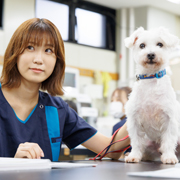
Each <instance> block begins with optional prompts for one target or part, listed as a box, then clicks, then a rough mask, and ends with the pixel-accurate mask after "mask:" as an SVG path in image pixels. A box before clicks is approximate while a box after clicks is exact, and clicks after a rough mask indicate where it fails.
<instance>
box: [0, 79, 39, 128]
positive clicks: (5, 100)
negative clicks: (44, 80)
mask: <svg viewBox="0 0 180 180" xmlns="http://www.w3.org/2000/svg"><path fill="white" fill-rule="evenodd" d="M0 93H1V95H2V96H1V97H2V99H3V100H4V102H6V103H7V104H8V105H9V107H11V109H12V110H13V112H14V114H15V116H16V118H17V119H18V121H20V122H21V123H23V124H25V123H26V122H27V121H28V120H29V119H30V117H31V115H32V114H33V112H34V111H35V109H36V107H37V105H38V104H36V106H35V107H34V108H33V110H32V111H31V113H30V114H29V115H28V117H27V118H26V119H25V120H24V121H23V120H21V119H20V118H19V117H18V116H17V115H16V112H15V111H14V109H13V108H12V106H11V105H10V104H9V102H8V101H7V99H6V98H5V96H4V94H3V92H2V88H1V83H0ZM38 103H39V100H38Z"/></svg>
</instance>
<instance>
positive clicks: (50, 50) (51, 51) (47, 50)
mask: <svg viewBox="0 0 180 180" xmlns="http://www.w3.org/2000/svg"><path fill="white" fill-rule="evenodd" d="M45 52H48V53H53V50H52V49H50V48H48V49H46V50H45Z"/></svg>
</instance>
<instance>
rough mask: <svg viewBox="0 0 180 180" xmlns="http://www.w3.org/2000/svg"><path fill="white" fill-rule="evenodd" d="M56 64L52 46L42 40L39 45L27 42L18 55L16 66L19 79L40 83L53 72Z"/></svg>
mask: <svg viewBox="0 0 180 180" xmlns="http://www.w3.org/2000/svg"><path fill="white" fill-rule="evenodd" d="M55 64H56V55H55V53H54V47H53V45H52V44H50V43H46V42H45V41H43V43H42V45H41V46H37V45H36V44H35V43H34V42H29V44H28V45H27V47H26V49H25V50H24V52H23V53H22V54H21V55H19V57H18V60H17V68H18V70H19V73H20V74H21V80H25V81H27V82H31V83H38V84H41V83H42V82H43V81H45V80H46V79H47V78H48V77H49V76H50V75H51V74H52V72H53V70H54V67H55Z"/></svg>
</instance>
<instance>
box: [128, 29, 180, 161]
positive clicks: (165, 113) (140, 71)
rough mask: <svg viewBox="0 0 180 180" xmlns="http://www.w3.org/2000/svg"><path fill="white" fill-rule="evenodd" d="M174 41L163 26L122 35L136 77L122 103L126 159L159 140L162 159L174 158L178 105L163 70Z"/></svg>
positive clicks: (140, 154) (139, 155) (179, 116)
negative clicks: (127, 138) (127, 147)
mask: <svg viewBox="0 0 180 180" xmlns="http://www.w3.org/2000/svg"><path fill="white" fill-rule="evenodd" d="M178 43H179V39H178V38H177V37H176V36H174V35H172V34H170V33H169V32H168V30H166V29H165V28H163V27H160V28H157V29H152V30H150V31H146V30H144V29H143V28H142V27H140V28H138V29H137V30H136V31H135V32H134V33H133V34H132V35H131V36H130V37H128V38H126V39H125V45H126V47H128V48H132V50H133V58H134V60H135V62H136V68H137V69H136V73H137V81H136V82H135V84H134V86H133V89H132V93H131V94H130V97H129V101H128V102H127V104H126V107H125V109H126V115H127V130H128V133H129V136H130V139H131V145H132V151H131V153H130V154H129V155H128V156H127V157H126V158H125V161H126V162H139V161H140V160H141V159H142V158H143V154H144V152H145V150H146V149H147V146H148V145H149V144H152V142H155V143H156V144H159V149H158V151H159V152H160V153H161V161H162V162H163V163H165V164H166V163H168V164H169V163H170V164H175V163H177V162H178V159H177V157H176V155H175V150H176V146H177V143H178V137H179V133H180V129H179V127H180V105H179V103H178V101H177V100H176V95H175V92H174V90H173V88H172V86H171V81H170V78H169V77H168V75H166V70H165V68H166V66H167V65H168V56H169V54H170V50H172V48H175V47H176V46H177V45H178ZM179 83H180V82H179Z"/></svg>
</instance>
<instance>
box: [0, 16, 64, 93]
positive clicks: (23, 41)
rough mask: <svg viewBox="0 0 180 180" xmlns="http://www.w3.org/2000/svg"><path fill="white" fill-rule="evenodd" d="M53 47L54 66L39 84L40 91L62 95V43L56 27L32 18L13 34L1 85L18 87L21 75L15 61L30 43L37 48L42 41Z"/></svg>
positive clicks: (5, 59)
mask: <svg viewBox="0 0 180 180" xmlns="http://www.w3.org/2000/svg"><path fill="white" fill-rule="evenodd" d="M44 40H45V41H48V42H49V41H50V43H52V44H53V45H54V49H55V51H54V52H55V55H56V64H55V67H54V71H53V73H52V74H51V75H50V77H49V78H48V79H46V80H45V81H43V82H42V83H41V87H40V88H41V89H42V90H47V92H48V93H50V94H51V95H63V94H64V93H63V88H62V86H63V82H64V72H65V52H64V43H63V40H62V37H61V35H60V32H59V30H58V29H57V27H56V26H55V25H54V24H53V23H52V22H51V21H49V20H47V19H39V18H32V19H29V20H27V21H25V22H24V23H22V24H21V25H20V26H19V27H18V28H17V30H16V31H15V32H14V34H13V36H12V38H11V40H10V42H9V44H8V47H7V49H6V52H5V55H4V64H3V70H2V76H1V84H2V86H4V87H7V88H13V87H19V86H20V84H21V75H20V73H19V71H18V68H17V59H18V57H19V55H20V54H22V53H23V51H24V50H25V49H26V47H27V45H28V43H29V42H30V41H33V42H35V43H36V44H37V45H38V46H39V45H42V43H43V41H44Z"/></svg>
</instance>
